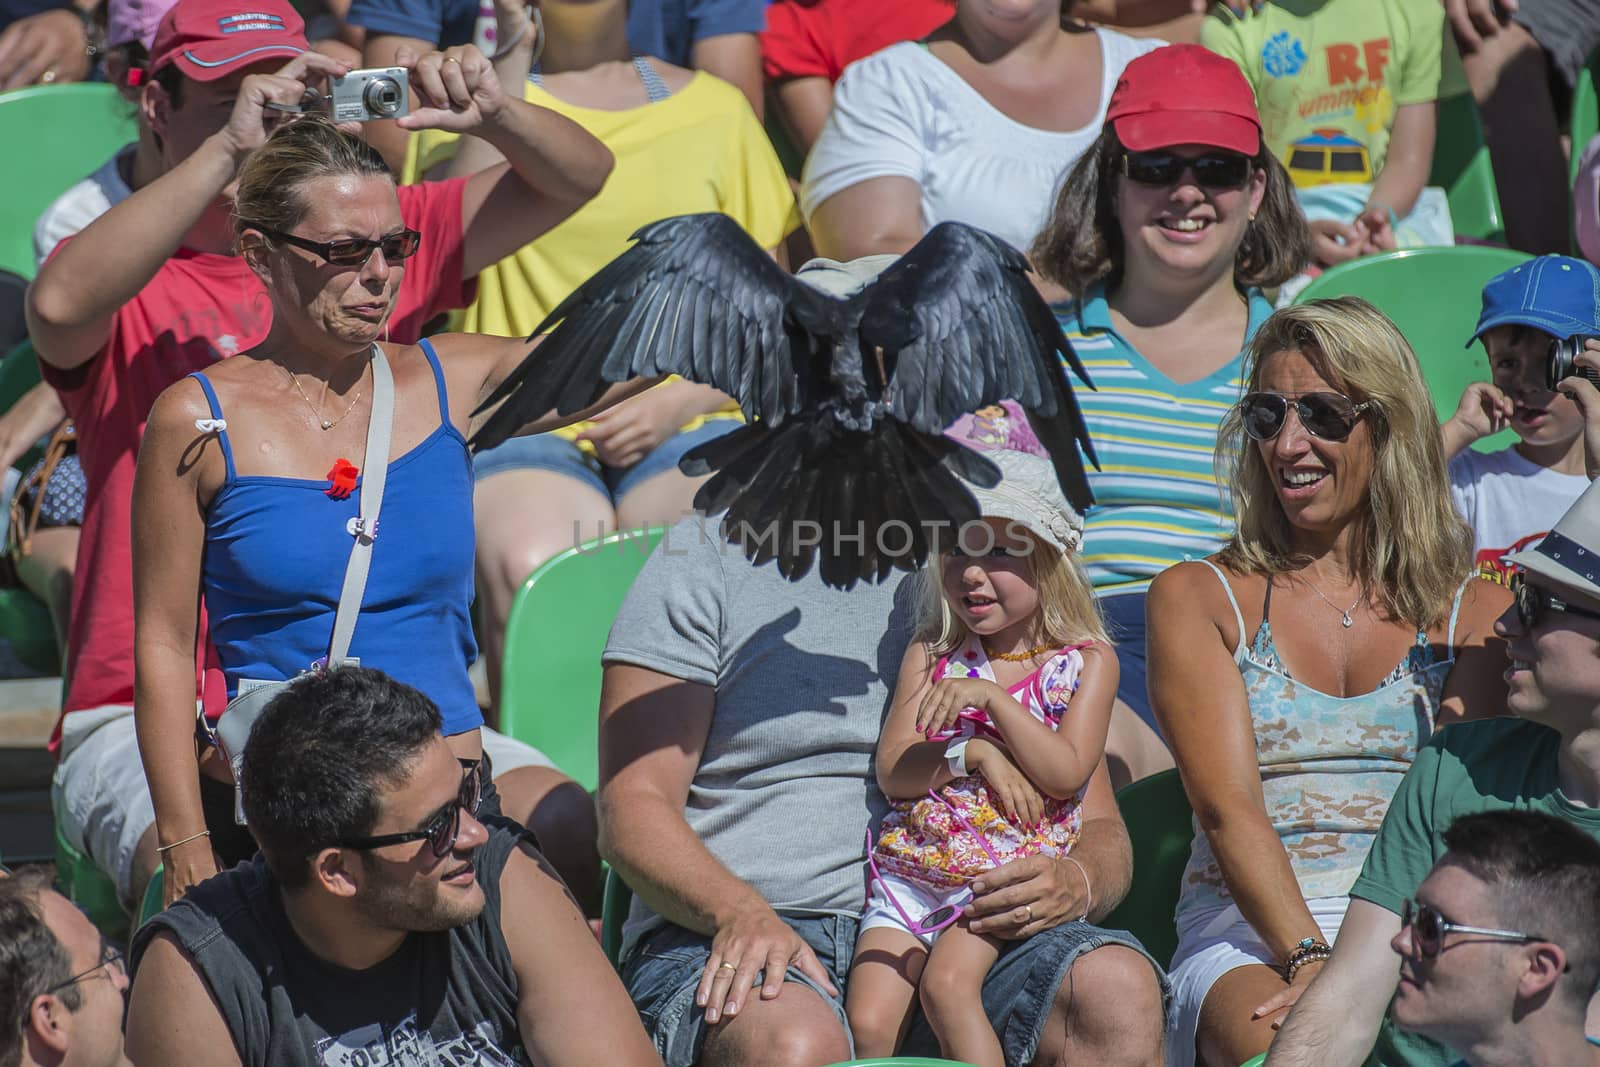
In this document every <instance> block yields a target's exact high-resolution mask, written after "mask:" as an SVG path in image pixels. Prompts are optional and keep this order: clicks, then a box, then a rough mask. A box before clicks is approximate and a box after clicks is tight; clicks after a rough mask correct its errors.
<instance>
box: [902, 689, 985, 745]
mask: <svg viewBox="0 0 1600 1067" xmlns="http://www.w3.org/2000/svg"><path fill="white" fill-rule="evenodd" d="M997 692H999V693H1002V694H1003V693H1004V690H1002V689H1001V688H1000V687H999V686H997V685H995V684H994V683H993V682H991V681H988V680H986V679H983V678H941V679H939V681H937V682H935V683H934V684H933V688H932V689H930V690H928V695H927V696H926V697H924V698H923V700H922V706H921V707H919V708H918V709H917V733H919V734H921V735H923V736H924V737H932V736H934V735H935V734H940V733H943V732H944V731H946V730H949V729H951V728H952V727H954V726H955V724H956V720H957V719H959V718H960V717H961V713H962V712H963V711H965V710H967V709H968V708H977V709H978V710H979V711H983V712H987V711H988V710H989V701H990V700H992V699H994V696H995V694H996V693H997Z"/></svg>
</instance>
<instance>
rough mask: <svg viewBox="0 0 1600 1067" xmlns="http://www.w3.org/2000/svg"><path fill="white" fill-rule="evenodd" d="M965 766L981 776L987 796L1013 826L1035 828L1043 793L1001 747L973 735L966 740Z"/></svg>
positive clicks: (1041, 818)
mask: <svg viewBox="0 0 1600 1067" xmlns="http://www.w3.org/2000/svg"><path fill="white" fill-rule="evenodd" d="M967 769H968V770H969V771H976V772H978V773H981V774H982V775H983V781H984V784H985V785H987V786H988V787H989V795H990V796H991V797H993V798H994V799H995V800H996V801H997V802H998V803H999V805H1000V808H1001V814H1003V815H1004V816H1005V817H1006V818H1007V819H1009V820H1010V821H1011V822H1012V823H1013V824H1014V825H1017V826H1021V827H1024V828H1026V829H1029V830H1037V829H1038V828H1039V826H1040V824H1041V823H1042V822H1043V821H1044V794H1043V793H1041V792H1039V790H1038V789H1036V788H1035V787H1034V784H1033V783H1032V782H1030V781H1028V776H1027V775H1025V774H1023V773H1022V769H1021V768H1020V767H1018V766H1017V765H1016V763H1014V762H1013V761H1012V759H1011V753H1009V752H1007V751H1006V750H1005V748H1004V747H1002V746H1000V745H997V744H995V743H993V742H992V741H989V740H988V739H987V738H982V737H975V738H973V739H972V740H971V741H969V742H967Z"/></svg>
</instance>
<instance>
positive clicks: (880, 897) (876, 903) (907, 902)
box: [856, 874, 972, 945]
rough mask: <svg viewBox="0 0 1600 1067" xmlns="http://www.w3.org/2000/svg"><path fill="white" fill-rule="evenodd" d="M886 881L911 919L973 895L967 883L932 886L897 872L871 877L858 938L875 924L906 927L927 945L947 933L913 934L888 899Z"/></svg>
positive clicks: (920, 918) (891, 927)
mask: <svg viewBox="0 0 1600 1067" xmlns="http://www.w3.org/2000/svg"><path fill="white" fill-rule="evenodd" d="M885 883H888V886H889V892H891V893H893V894H894V899H895V900H897V901H898V902H899V903H900V906H901V907H902V908H904V909H905V911H906V914H907V915H909V916H911V921H912V922H921V921H922V920H923V919H924V918H925V917H927V916H928V915H931V914H932V913H933V912H934V911H936V910H937V909H939V908H942V907H944V906H945V905H947V904H958V903H959V904H965V903H966V902H967V901H968V900H969V899H971V896H972V893H971V892H970V891H969V890H968V888H967V887H966V886H961V887H959V888H956V889H932V888H930V887H928V886H926V885H923V884H922V883H921V882H912V881H908V880H906V879H904V878H901V877H899V876H898V875H894V874H880V875H878V876H877V877H876V878H873V879H872V888H871V890H870V891H868V893H867V906H866V910H864V911H863V912H862V913H861V925H860V927H859V928H858V929H857V933H856V936H857V937H859V936H860V935H861V934H864V933H866V932H867V931H868V930H871V929H873V928H874V927H878V926H886V927H889V928H890V929H893V930H904V931H905V932H906V933H908V934H911V936H912V937H915V938H917V939H918V940H920V941H921V942H922V943H923V944H924V945H931V944H933V943H934V941H936V940H937V939H938V937H939V935H940V934H942V933H944V930H936V931H934V932H933V933H931V934H918V933H914V932H913V931H912V930H911V928H910V927H908V926H907V925H906V921H905V920H904V919H902V918H901V917H900V913H899V912H898V911H896V910H895V907H894V905H893V904H891V903H890V902H889V898H888V896H887V895H885V893H884V891H883V887H884V884H885ZM946 929H949V928H948V927H946Z"/></svg>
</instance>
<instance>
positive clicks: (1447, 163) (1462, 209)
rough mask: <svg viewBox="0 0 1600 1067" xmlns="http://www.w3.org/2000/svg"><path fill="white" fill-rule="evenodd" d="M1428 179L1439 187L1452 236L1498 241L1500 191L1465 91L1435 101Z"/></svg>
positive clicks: (1479, 120)
mask: <svg viewBox="0 0 1600 1067" xmlns="http://www.w3.org/2000/svg"><path fill="white" fill-rule="evenodd" d="M1428 184H1429V185H1437V186H1439V187H1440V188H1442V189H1443V190H1444V191H1445V198H1446V199H1447V200H1449V202H1450V219H1451V222H1453V223H1454V224H1455V230H1456V234H1457V236H1460V237H1472V238H1476V239H1477V240H1480V241H1493V242H1496V243H1504V241H1505V239H1506V227H1505V222H1504V220H1502V219H1501V217H1500V195H1499V193H1498V191H1497V190H1496V189H1495V184H1494V167H1493V165H1492V164H1491V163H1490V161H1489V146H1488V143H1487V142H1486V141H1485V140H1484V136H1483V120H1482V118H1480V117H1479V115H1478V105H1477V104H1475V103H1473V101H1472V95H1471V94H1470V93H1462V94H1461V95H1460V96H1453V97H1451V98H1450V99H1448V100H1441V101H1439V135H1438V138H1437V140H1435V142H1434V146H1433V172H1432V173H1431V174H1429V175H1428Z"/></svg>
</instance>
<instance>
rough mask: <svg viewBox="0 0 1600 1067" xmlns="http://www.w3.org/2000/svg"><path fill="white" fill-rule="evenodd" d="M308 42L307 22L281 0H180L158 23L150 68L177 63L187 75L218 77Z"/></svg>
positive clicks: (288, 54)
mask: <svg viewBox="0 0 1600 1067" xmlns="http://www.w3.org/2000/svg"><path fill="white" fill-rule="evenodd" d="M309 47H310V45H309V44H307V43H306V24H305V22H304V21H303V20H302V19H301V18H300V16H299V14H297V13H296V12H295V9H294V8H292V7H290V6H289V5H288V4H286V3H283V2H282V0H179V2H178V3H177V4H176V5H174V7H173V8H172V10H171V11H168V12H167V13H166V14H165V15H164V16H162V18H161V22H160V24H159V25H158V26H157V27H156V39H155V42H154V43H153V44H152V45H151V46H150V73H151V74H154V73H155V72H157V71H159V70H160V69H161V68H163V67H165V66H168V65H169V64H177V67H178V69H179V70H180V71H182V72H183V74H184V76H185V77H188V78H192V79H194V80H195V81H202V82H209V81H216V80H217V79H218V78H225V77H227V76H228V75H229V74H232V73H233V72H234V71H236V70H238V69H239V68H240V67H247V66H249V65H250V64H252V63H259V62H261V61H262V60H263V59H275V58H279V57H282V58H284V59H292V58H293V57H295V56H297V55H299V54H300V53H301V52H304V51H305V50H306V49H307V48H309Z"/></svg>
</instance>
